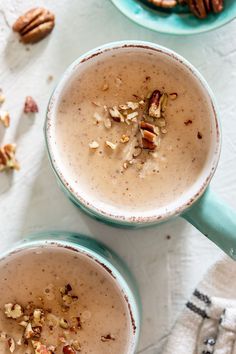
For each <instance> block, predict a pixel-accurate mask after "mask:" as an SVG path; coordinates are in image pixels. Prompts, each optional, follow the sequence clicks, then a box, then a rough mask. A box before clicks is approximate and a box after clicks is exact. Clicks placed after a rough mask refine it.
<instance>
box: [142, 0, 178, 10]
mask: <svg viewBox="0 0 236 354" xmlns="http://www.w3.org/2000/svg"><path fill="white" fill-rule="evenodd" d="M147 1H148V2H149V3H151V4H153V5H155V6H158V7H163V8H166V9H171V8H173V7H175V6H176V5H177V0H147Z"/></svg>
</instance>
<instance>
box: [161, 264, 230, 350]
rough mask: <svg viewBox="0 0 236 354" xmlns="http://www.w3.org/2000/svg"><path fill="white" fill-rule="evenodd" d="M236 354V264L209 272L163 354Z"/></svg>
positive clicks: (211, 269) (175, 327) (217, 267)
mask: <svg viewBox="0 0 236 354" xmlns="http://www.w3.org/2000/svg"><path fill="white" fill-rule="evenodd" d="M213 353H214V354H236V262H234V261H233V260H231V259H230V258H224V259H223V260H221V261H219V262H217V263H216V264H215V265H213V267H211V268H210V270H209V271H208V272H207V274H206V275H205V277H204V278H203V280H202V281H201V282H200V284H199V285H198V287H197V289H195V291H194V292H193V295H192V297H191V299H190V300H189V301H188V302H187V303H186V307H185V309H184V310H183V312H182V314H181V315H180V317H179V319H178V320H177V322H176V324H175V326H174V328H173V331H172V333H171V335H170V337H169V339H168V341H167V345H166V347H165V349H164V351H163V352H162V354H213Z"/></svg>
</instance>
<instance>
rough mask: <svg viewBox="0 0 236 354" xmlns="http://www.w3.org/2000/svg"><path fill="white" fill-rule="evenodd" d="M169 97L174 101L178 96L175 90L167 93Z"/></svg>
mask: <svg viewBox="0 0 236 354" xmlns="http://www.w3.org/2000/svg"><path fill="white" fill-rule="evenodd" d="M169 97H170V99H171V100H172V101H174V100H176V98H177V97H178V94H177V93H176V92H172V93H170V94H169Z"/></svg>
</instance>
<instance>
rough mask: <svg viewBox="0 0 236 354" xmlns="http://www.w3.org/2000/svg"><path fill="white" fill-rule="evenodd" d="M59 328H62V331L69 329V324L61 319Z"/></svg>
mask: <svg viewBox="0 0 236 354" xmlns="http://www.w3.org/2000/svg"><path fill="white" fill-rule="evenodd" d="M59 326H60V327H61V328H64V329H67V328H69V324H68V322H67V320H66V319H64V318H61V319H60V320H59Z"/></svg>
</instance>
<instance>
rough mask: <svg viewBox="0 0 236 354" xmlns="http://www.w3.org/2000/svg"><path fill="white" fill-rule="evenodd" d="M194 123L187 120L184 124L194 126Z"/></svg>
mask: <svg viewBox="0 0 236 354" xmlns="http://www.w3.org/2000/svg"><path fill="white" fill-rule="evenodd" d="M192 122H193V121H192V120H191V119H188V120H186V121H185V122H184V124H185V125H190V124H192Z"/></svg>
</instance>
